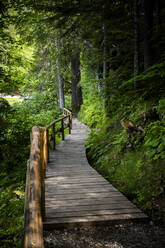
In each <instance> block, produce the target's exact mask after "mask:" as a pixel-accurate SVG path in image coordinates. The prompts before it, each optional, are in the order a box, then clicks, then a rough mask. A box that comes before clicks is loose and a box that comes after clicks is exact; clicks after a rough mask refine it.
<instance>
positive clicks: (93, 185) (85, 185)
mask: <svg viewBox="0 0 165 248" xmlns="http://www.w3.org/2000/svg"><path fill="white" fill-rule="evenodd" d="M54 187H55V188H56V189H57V190H58V189H68V187H69V188H70V189H77V191H78V190H79V189H87V190H88V189H89V190H90V189H91V188H95V189H96V188H100V187H104V188H109V189H112V190H113V191H117V189H115V188H114V187H111V186H110V185H108V183H106V182H99V183H98V184H96V183H94V182H93V183H81V182H80V183H76V184H69V183H68V184H66V183H64V184H59V183H54V184H53V186H52V185H51V184H50V185H49V184H47V187H46V188H47V191H49V190H50V189H53V188H54Z"/></svg>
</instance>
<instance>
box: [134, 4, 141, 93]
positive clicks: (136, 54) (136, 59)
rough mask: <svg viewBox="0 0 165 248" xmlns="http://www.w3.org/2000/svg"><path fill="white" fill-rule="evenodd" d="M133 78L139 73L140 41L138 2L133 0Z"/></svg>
mask: <svg viewBox="0 0 165 248" xmlns="http://www.w3.org/2000/svg"><path fill="white" fill-rule="evenodd" d="M133 8H134V10H133V13H134V77H136V76H137V75H138V73H139V57H140V56H139V53H140V41H139V6H138V0H134V6H133ZM136 86H137V85H136V79H135V80H134V88H135V89H136Z"/></svg>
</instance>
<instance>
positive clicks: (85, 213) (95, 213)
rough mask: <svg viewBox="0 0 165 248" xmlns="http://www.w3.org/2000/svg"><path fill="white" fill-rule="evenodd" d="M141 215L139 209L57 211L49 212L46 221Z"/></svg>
mask: <svg viewBox="0 0 165 248" xmlns="http://www.w3.org/2000/svg"><path fill="white" fill-rule="evenodd" d="M134 213H141V211H140V210H139V209H137V208H129V209H113V210H105V209H104V210H88V211H73V212H63V213H59V212H56V211H48V212H47V215H46V219H47V220H48V219H50V218H51V219H52V218H65V217H86V216H100V217H101V216H104V215H116V214H134Z"/></svg>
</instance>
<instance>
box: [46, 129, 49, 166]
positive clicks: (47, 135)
mask: <svg viewBox="0 0 165 248" xmlns="http://www.w3.org/2000/svg"><path fill="white" fill-rule="evenodd" d="M46 140H47V163H48V162H49V129H47V130H46Z"/></svg>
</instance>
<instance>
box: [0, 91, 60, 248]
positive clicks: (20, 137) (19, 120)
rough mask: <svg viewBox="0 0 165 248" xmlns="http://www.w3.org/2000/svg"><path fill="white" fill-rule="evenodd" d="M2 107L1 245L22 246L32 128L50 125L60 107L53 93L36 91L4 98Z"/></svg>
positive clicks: (0, 145)
mask: <svg viewBox="0 0 165 248" xmlns="http://www.w3.org/2000/svg"><path fill="white" fill-rule="evenodd" d="M2 105H3V108H1V107H2ZM4 106H5V107H4ZM0 109H1V112H0V118H1V119H2V122H0V132H1V133H0V134H1V135H0V154H1V161H0V167H1V171H0V247H4V248H5V247H6V248H7V247H22V238H23V220H24V191H25V176H26V164H27V159H28V158H29V150H30V132H31V128H32V127H33V126H34V125H39V126H46V125H48V124H49V123H50V122H52V121H53V120H54V119H57V118H58V117H59V115H60V111H59V108H58V107H57V105H56V104H55V102H54V100H53V99H52V97H51V94H49V93H47V94H42V95H41V94H40V93H37V92H35V93H34V94H33V95H32V96H31V97H30V96H29V98H28V99H26V100H24V101H23V102H21V103H17V104H14V105H12V106H9V104H8V102H7V101H4V100H1V104H0ZM2 110H3V111H2Z"/></svg>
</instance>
